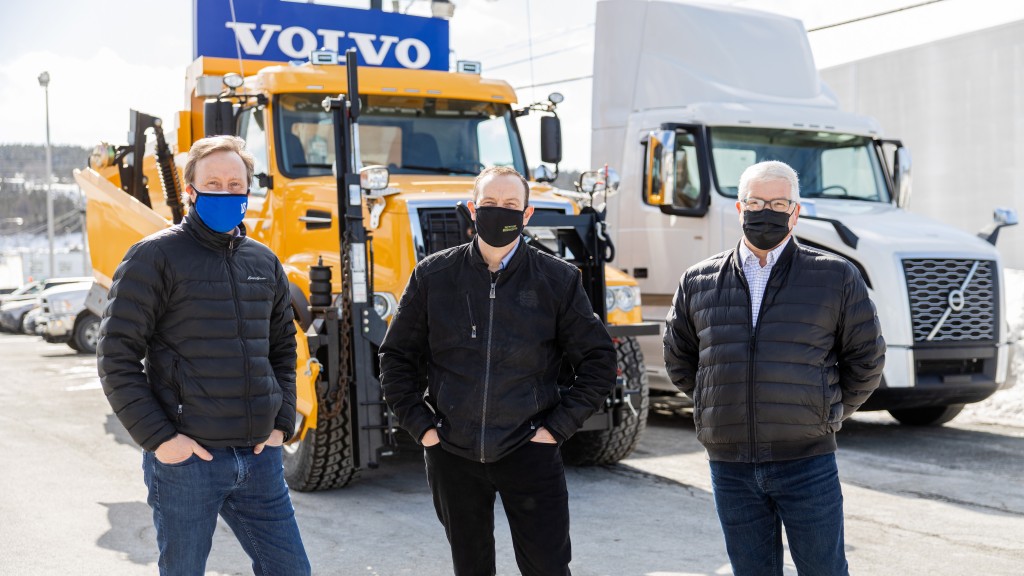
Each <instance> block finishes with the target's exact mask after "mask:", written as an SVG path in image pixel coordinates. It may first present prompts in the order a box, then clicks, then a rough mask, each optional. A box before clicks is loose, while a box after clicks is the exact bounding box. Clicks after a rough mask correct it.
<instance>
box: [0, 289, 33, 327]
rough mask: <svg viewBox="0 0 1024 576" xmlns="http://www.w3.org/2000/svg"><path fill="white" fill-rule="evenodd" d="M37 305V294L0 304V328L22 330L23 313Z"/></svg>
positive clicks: (23, 325)
mask: <svg viewBox="0 0 1024 576" xmlns="http://www.w3.org/2000/svg"><path fill="white" fill-rule="evenodd" d="M36 306H39V295H38V294H36V295H33V296H32V297H30V298H26V299H16V300H12V301H10V302H4V303H3V304H2V305H0V329H2V330H3V331H4V332H24V331H25V315H26V314H28V313H29V311H30V310H32V309H33V308H35V307H36Z"/></svg>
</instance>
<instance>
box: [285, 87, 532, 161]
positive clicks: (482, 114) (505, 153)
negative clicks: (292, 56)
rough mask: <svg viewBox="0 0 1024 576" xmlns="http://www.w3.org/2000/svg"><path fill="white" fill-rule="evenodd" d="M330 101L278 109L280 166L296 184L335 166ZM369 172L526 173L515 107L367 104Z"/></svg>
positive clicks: (405, 99)
mask: <svg viewBox="0 0 1024 576" xmlns="http://www.w3.org/2000/svg"><path fill="white" fill-rule="evenodd" d="M323 99H324V95H323V94H282V95H280V96H279V97H278V98H277V100H276V103H275V109H274V111H275V116H276V118H277V120H276V122H275V124H276V126H277V130H276V134H277V136H276V139H277V146H276V148H277V155H278V156H277V161H278V166H279V167H280V169H281V172H283V173H284V175H285V176H287V177H289V178H302V177H306V176H324V175H330V174H331V173H332V166H333V164H334V128H333V124H332V122H333V121H332V118H331V115H330V114H329V113H327V112H324V109H323V106H322V105H321V102H322V101H323ZM361 104H362V107H361V112H360V116H359V146H360V149H361V158H360V160H361V161H362V163H363V165H364V166H368V165H372V164H379V165H383V166H387V167H388V169H389V170H390V172H391V173H392V174H441V175H452V176H469V175H476V174H478V173H479V172H480V170H482V169H483V168H487V167H490V166H511V167H513V168H515V169H516V170H517V171H519V172H520V173H521V174H526V161H525V159H524V158H523V148H522V146H521V144H520V142H519V134H518V133H517V132H516V130H515V127H514V124H513V122H512V111H511V108H510V107H509V106H508V105H505V104H497V103H492V102H477V101H472V100H452V99H447V98H423V97H412V96H398V95H396V96H386V95H383V96H382V95H365V96H362V97H361Z"/></svg>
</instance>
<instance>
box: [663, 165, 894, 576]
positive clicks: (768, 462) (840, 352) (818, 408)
mask: <svg viewBox="0 0 1024 576" xmlns="http://www.w3.org/2000/svg"><path fill="white" fill-rule="evenodd" d="M799 198H800V188H799V182H798V180H797V174H796V172H795V171H794V170H793V169H792V168H790V167H789V166H787V165H786V164H784V163H782V162H776V161H769V162H761V163H758V164H754V165H753V166H750V167H749V168H747V169H746V170H745V171H744V172H743V175H742V176H741V177H740V184H739V192H738V199H737V202H736V211H737V212H738V213H739V218H740V223H741V224H742V226H743V238H742V239H741V240H740V242H739V243H738V245H737V246H736V248H733V249H732V250H728V251H726V252H723V253H721V254H718V255H716V256H712V257H711V258H708V259H707V260H704V261H703V262H700V263H698V264H696V265H694V266H693V267H691V268H690V269H688V270H687V271H686V273H684V274H683V276H682V278H681V279H680V281H679V287H678V289H677V290H676V294H675V298H674V300H673V304H672V309H671V310H670V311H669V314H668V318H667V321H666V322H667V330H666V332H665V363H666V367H667V368H668V373H669V376H670V377H671V378H672V382H673V383H674V384H675V385H676V386H677V387H678V388H679V389H680V390H681V391H683V392H684V393H686V394H687V395H688V396H689V397H690V398H692V399H693V404H694V409H693V419H694V422H695V425H696V429H697V439H698V440H699V441H700V442H701V444H702V445H703V446H704V448H705V449H706V450H707V453H708V459H709V460H710V466H711V484H712V487H713V489H714V496H715V507H716V509H717V511H718V518H719V520H720V522H721V524H722V530H723V532H724V533H725V543H726V549H727V550H728V553H729V560H730V561H731V563H732V568H733V572H734V573H735V574H736V576H745V575H755V574H756V575H779V576H781V575H782V565H783V548H782V526H783V525H785V528H786V535H787V537H788V540H789V549H790V552H791V553H792V556H793V562H794V563H795V564H796V568H797V571H798V573H799V574H801V576H804V575H811V574H821V575H830V576H834V575H835V576H838V575H845V574H848V572H849V569H848V566H847V562H846V555H845V552H844V537H843V495H842V491H841V488H840V485H839V474H838V469H837V467H836V459H835V450H836V439H835V433H836V432H837V431H838V430H839V429H840V428H841V427H842V423H843V421H844V420H845V419H847V418H849V417H850V415H852V414H853V413H854V412H855V411H856V410H857V408H859V407H860V406H861V405H862V404H863V403H864V401H865V400H867V398H868V396H870V395H871V392H872V391H874V389H875V388H877V387H878V384H879V381H880V379H881V374H882V366H883V363H884V357H885V342H884V341H883V340H882V336H881V329H880V327H879V324H878V317H877V316H876V314H875V306H874V304H873V303H872V302H871V300H870V299H869V298H868V292H867V286H866V285H865V283H864V279H863V277H861V275H860V272H858V270H857V269H856V268H855V267H854V266H853V265H852V264H851V263H850V262H849V261H847V260H845V259H843V258H840V257H838V256H836V255H833V254H829V253H826V252H822V251H820V250H816V249H813V248H809V247H807V246H803V245H801V244H799V243H798V242H797V241H796V239H795V238H792V237H791V236H792V231H793V228H794V227H795V226H796V223H797V217H798V216H799V214H800V204H799Z"/></svg>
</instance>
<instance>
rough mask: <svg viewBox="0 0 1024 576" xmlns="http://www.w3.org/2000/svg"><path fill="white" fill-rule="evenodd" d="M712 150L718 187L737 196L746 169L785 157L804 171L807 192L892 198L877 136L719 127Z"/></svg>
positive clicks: (803, 189)
mask: <svg viewBox="0 0 1024 576" xmlns="http://www.w3.org/2000/svg"><path fill="white" fill-rule="evenodd" d="M710 139H711V154H712V159H713V164H714V170H715V180H716V182H717V184H718V190H719V191H720V192H721V193H722V194H724V195H726V196H731V197H733V198H735V197H736V193H737V188H738V187H739V182H740V174H742V173H743V170H744V169H746V168H747V167H748V166H750V165H751V164H754V163H757V162H761V161H764V160H779V161H782V162H785V163H786V164H789V165H790V166H792V167H793V169H795V170H796V172H797V174H799V175H800V197H801V198H839V199H844V200H865V201H868V202H889V193H888V188H887V187H886V180H885V175H884V172H883V171H882V166H881V164H880V162H879V156H878V153H877V152H876V149H875V145H874V141H872V139H871V138H868V137H865V136H856V135H853V134H836V133H833V132H811V131H802V130H772V129H760V128H722V127H720V128H714V129H712V130H711V138H710Z"/></svg>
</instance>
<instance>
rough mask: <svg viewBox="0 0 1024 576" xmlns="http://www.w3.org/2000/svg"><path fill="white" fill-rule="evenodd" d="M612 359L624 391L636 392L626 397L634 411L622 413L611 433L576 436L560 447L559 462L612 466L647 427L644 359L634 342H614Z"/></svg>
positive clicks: (625, 340) (578, 434)
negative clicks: (616, 362)
mask: <svg viewBox="0 0 1024 576" xmlns="http://www.w3.org/2000/svg"><path fill="white" fill-rule="evenodd" d="M615 355H616V357H617V361H618V368H619V372H620V373H621V374H622V375H623V376H624V377H625V379H626V389H627V390H638V391H639V392H638V393H637V394H633V395H632V396H630V397H629V400H630V401H631V402H632V403H633V406H634V407H635V408H636V414H633V412H632V411H631V410H629V409H628V408H626V409H625V411H624V414H623V418H622V423H621V424H619V426H617V427H615V428H613V429H611V430H592V431H587V432H578V433H577V434H575V435H574V436H573V437H572V438H569V440H568V441H566V443H565V444H564V445H562V458H563V459H564V460H565V461H566V462H567V463H569V464H573V465H575V466H594V465H599V464H614V463H616V462H618V461H619V460H622V459H623V458H625V457H626V456H629V454H630V453H631V452H633V449H634V448H636V444H637V442H639V441H640V436H641V435H642V434H643V432H644V429H645V428H646V427H647V407H648V404H649V402H650V398H649V394H650V392H649V391H648V388H647V372H646V370H645V369H644V355H643V352H641V351H640V343H639V342H637V340H636V338H616V339H615Z"/></svg>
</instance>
